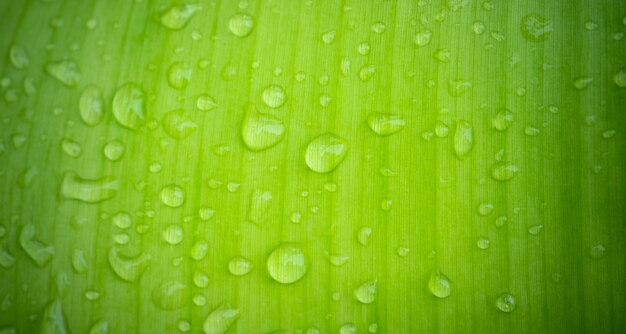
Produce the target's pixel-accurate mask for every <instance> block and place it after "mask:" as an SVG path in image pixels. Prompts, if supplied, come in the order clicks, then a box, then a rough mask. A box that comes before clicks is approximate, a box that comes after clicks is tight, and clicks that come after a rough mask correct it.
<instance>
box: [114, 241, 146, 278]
mask: <svg viewBox="0 0 626 334" xmlns="http://www.w3.org/2000/svg"><path fill="white" fill-rule="evenodd" d="M108 259H109V264H110V265H111V268H112V269H113V271H114V272H115V273H116V274H117V276H118V277H119V278H121V279H123V280H124V281H127V282H135V281H137V279H139V277H140V276H141V274H143V272H144V271H145V270H146V269H147V268H148V266H150V264H151V262H152V257H151V256H150V255H149V254H140V255H137V256H134V257H129V256H125V255H123V254H121V252H120V250H119V249H118V248H117V247H113V248H111V250H110V251H109V255H108Z"/></svg>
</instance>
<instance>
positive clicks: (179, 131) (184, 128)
mask: <svg viewBox="0 0 626 334" xmlns="http://www.w3.org/2000/svg"><path fill="white" fill-rule="evenodd" d="M162 124H163V130H164V131H165V133H167V134H168V135H169V136H170V137H172V138H174V139H179V140H182V139H186V138H188V137H189V136H191V135H192V134H193V133H194V132H196V129H197V128H198V124H196V123H195V122H194V121H193V120H192V119H191V116H190V115H189V114H188V113H187V112H185V111H184V110H182V109H178V110H172V111H169V112H167V113H166V114H165V115H164V116H163V122H162Z"/></svg>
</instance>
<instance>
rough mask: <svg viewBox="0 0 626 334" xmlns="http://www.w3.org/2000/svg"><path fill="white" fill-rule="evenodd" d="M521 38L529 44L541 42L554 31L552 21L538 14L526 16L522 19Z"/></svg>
mask: <svg viewBox="0 0 626 334" xmlns="http://www.w3.org/2000/svg"><path fill="white" fill-rule="evenodd" d="M521 30H522V36H524V38H526V39H527V40H529V41H531V42H542V41H544V40H545V39H546V38H548V36H550V34H551V33H552V31H553V30H554V27H553V26H552V21H551V20H548V19H546V18H545V17H543V16H541V15H539V14H535V13H532V14H528V15H526V16H524V17H523V18H522V24H521Z"/></svg>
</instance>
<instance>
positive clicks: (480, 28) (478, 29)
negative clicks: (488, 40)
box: [472, 21, 487, 35]
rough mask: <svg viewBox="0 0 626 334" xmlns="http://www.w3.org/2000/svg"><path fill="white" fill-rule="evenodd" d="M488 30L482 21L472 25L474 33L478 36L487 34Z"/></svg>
mask: <svg viewBox="0 0 626 334" xmlns="http://www.w3.org/2000/svg"><path fill="white" fill-rule="evenodd" d="M486 28H487V27H486V26H485V23H483V22H481V21H475V22H474V23H473V24H472V31H474V33H475V34H476V35H482V34H483V33H484V32H485V29H486Z"/></svg>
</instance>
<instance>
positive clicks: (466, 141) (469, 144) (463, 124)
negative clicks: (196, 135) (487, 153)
mask: <svg viewBox="0 0 626 334" xmlns="http://www.w3.org/2000/svg"><path fill="white" fill-rule="evenodd" d="M473 147H474V129H473V127H472V125H471V124H470V123H469V122H467V121H463V120H461V121H459V122H457V125H456V131H455V133H454V153H455V154H456V156H457V157H459V158H465V157H466V156H467V155H468V154H469V153H470V151H471V150H472V148H473Z"/></svg>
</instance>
